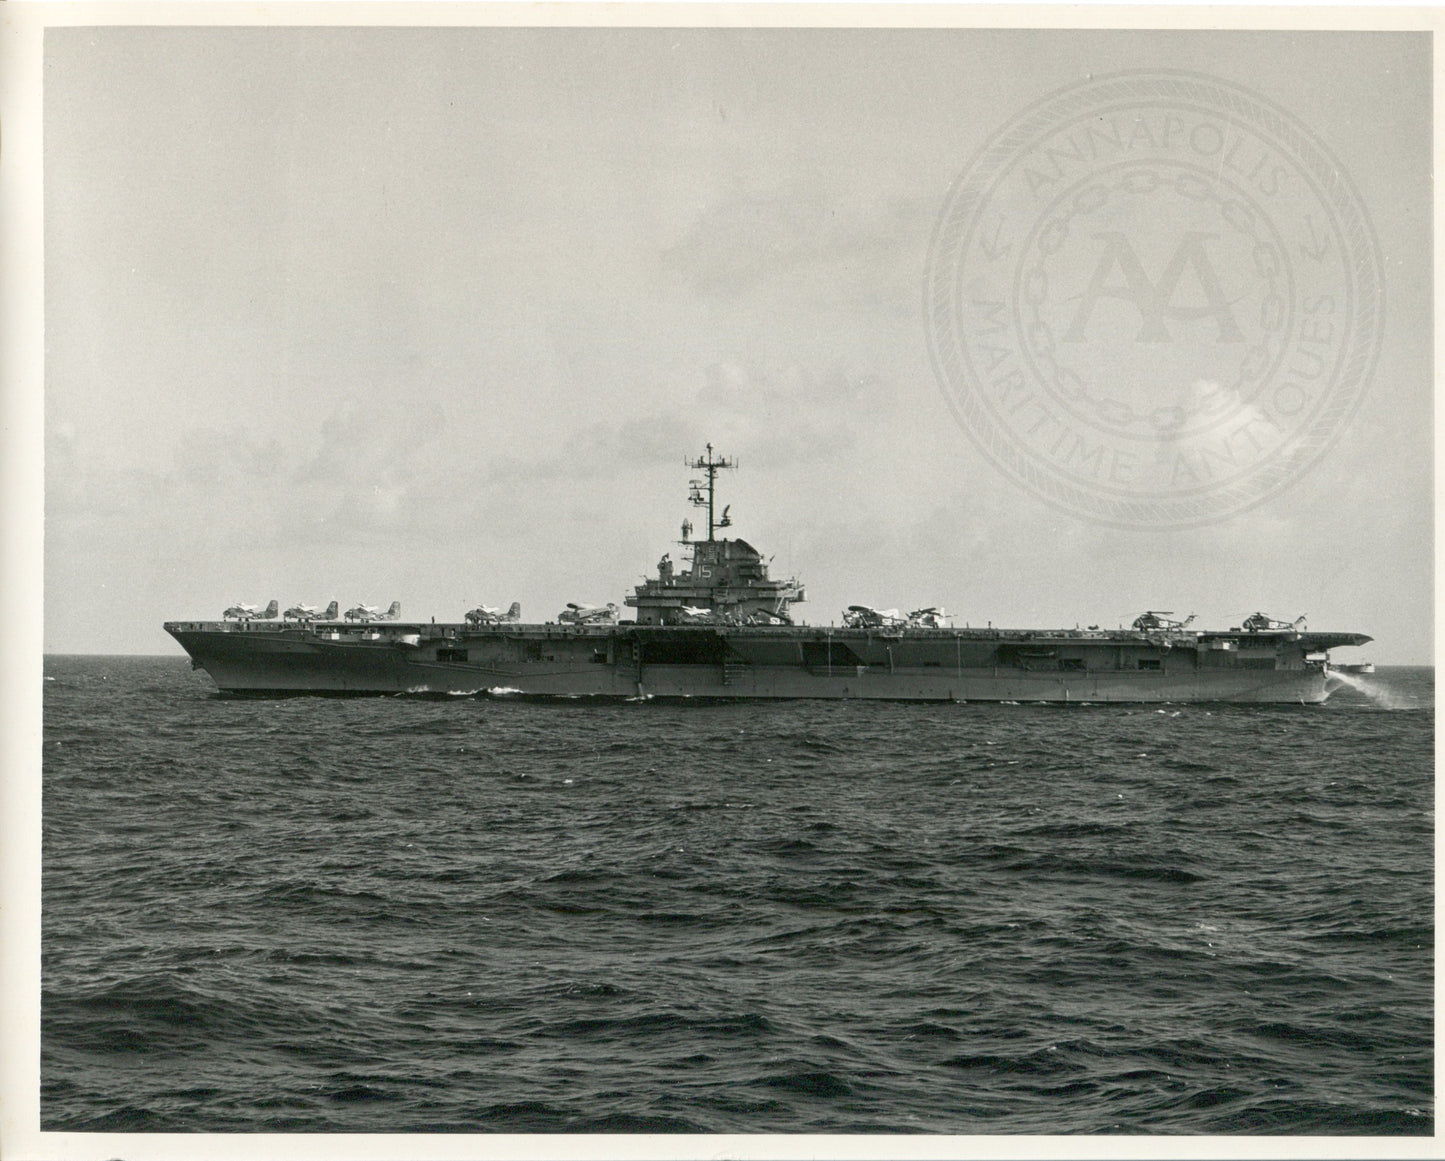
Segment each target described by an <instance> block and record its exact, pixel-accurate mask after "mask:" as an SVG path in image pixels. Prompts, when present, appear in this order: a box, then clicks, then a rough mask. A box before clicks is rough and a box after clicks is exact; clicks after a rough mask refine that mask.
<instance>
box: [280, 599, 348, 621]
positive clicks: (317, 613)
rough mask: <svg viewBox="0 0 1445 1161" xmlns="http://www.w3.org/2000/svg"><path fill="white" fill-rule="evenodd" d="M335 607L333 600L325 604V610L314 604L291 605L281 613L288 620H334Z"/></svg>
mask: <svg viewBox="0 0 1445 1161" xmlns="http://www.w3.org/2000/svg"><path fill="white" fill-rule="evenodd" d="M336 609H337V604H336V602H335V601H332V602H331V603H330V604H329V605H327V606H326V610H325V612H323V611H322V610H320V609H318V608H317V607H316V606H315V605H292V606H291V607H290V608H289V609H287V610H286V611H285V612H284V613H282V614H281V615H282V616H283V617H285V618H286V620H288V621H334V620H336Z"/></svg>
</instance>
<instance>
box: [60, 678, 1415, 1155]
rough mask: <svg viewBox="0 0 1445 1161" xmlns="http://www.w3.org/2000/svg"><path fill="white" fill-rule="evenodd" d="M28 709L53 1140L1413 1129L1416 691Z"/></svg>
mask: <svg viewBox="0 0 1445 1161" xmlns="http://www.w3.org/2000/svg"><path fill="white" fill-rule="evenodd" d="M45 676H46V677H47V678H50V677H53V678H55V680H54V681H48V682H47V683H46V686H45V706H46V709H45V712H46V717H45V738H44V754H45V770H44V779H45V782H44V795H45V797H44V817H43V825H44V879H43V917H44V919H43V950H44V955H43V963H42V986H43V992H42V997H41V1002H42V1093H41V1116H42V1125H43V1127H44V1128H46V1129H48V1130H57V1131H58V1130H71V1131H90V1132H105V1131H110V1132H122V1131H125V1132H161V1131H164V1132H184V1131H195V1130H209V1131H246V1132H256V1131H264V1132H347V1131H350V1132H371V1131H436V1132H526V1133H543V1132H572V1133H575V1132H597V1133H604V1132H605V1133H634V1132H646V1133H666V1132H688V1133H723V1132H727V1133H734V1132H781V1133H798V1132H809V1133H860V1132H877V1133H896V1132H920V1133H1073V1132H1130V1133H1137V1132H1159V1133H1191V1134H1192V1133H1284V1134H1371V1135H1373V1134H1409V1135H1417V1134H1429V1133H1431V1132H1432V1131H1433V1125H1434V1120H1433V1085H1434V1062H1433V1055H1432V1052H1433V1040H1432V1037H1433V988H1432V984H1433V960H1432V955H1433V945H1434V919H1433V898H1432V891H1433V866H1432V857H1433V815H1432V810H1433V768H1432V763H1433V728H1434V718H1433V702H1432V700H1431V687H1430V674H1429V672H1428V671H1418V672H1413V673H1412V672H1401V671H1382V672H1381V674H1380V675H1379V680H1380V681H1382V682H1384V683H1385V684H1387V685H1389V686H1390V687H1391V688H1393V689H1395V690H1396V692H1397V694H1399V695H1400V699H1401V704H1402V705H1406V703H1408V705H1406V708H1400V709H1391V710H1386V709H1384V708H1383V707H1382V706H1381V704H1380V703H1379V702H1378V700H1371V699H1370V698H1369V697H1368V696H1366V695H1365V694H1363V693H1360V692H1358V691H1356V690H1353V689H1351V688H1348V687H1341V688H1340V689H1339V690H1338V691H1337V692H1336V693H1335V694H1334V695H1332V696H1331V698H1330V700H1329V701H1328V702H1327V703H1326V704H1325V705H1323V706H1311V707H1284V708H1280V709H1270V708H1265V709H1261V708H1259V707H1229V706H1211V707H1209V708H1208V709H1204V708H1202V707H1197V706H1179V707H1171V708H1169V709H1168V710H1167V711H1165V712H1163V713H1156V712H1155V711H1154V709H1153V708H1152V707H1125V706H1104V705H1100V706H1094V707H1079V706H1072V707H1069V709H1068V710H1067V711H1066V712H1053V711H1051V712H1048V713H1043V712H1039V711H1038V710H1037V709H1036V708H1035V707H1032V706H1030V707H1023V708H1020V707H1000V706H988V705H971V706H959V705H937V706H917V705H860V704H829V703H793V704H786V703H785V704H778V705H756V704H752V705H745V706H736V705H725V704H710V705H702V704H699V705H695V706H688V705H675V704H674V705H663V704H660V703H655V704H651V705H648V706H646V707H645V709H644V708H643V707H640V706H638V705H628V704H623V703H609V704H595V703H587V704H585V705H583V706H580V707H579V706H571V707H567V706H559V705H555V704H545V703H536V702H532V701H529V700H528V699H525V698H518V697H508V696H505V692H506V691H499V690H496V689H493V690H487V691H478V692H479V693H490V694H492V695H493V697H492V698H488V697H484V696H478V697H467V698H448V697H442V698H418V697H402V698H394V699H367V700H364V701H355V702H349V701H336V700H329V699H286V700H281V701H275V702H267V701H254V700H247V701H223V700H217V699H215V698H211V697H209V696H208V695H207V693H206V687H205V685H204V684H203V682H202V681H201V679H200V678H198V677H196V676H194V675H192V674H191V672H190V671H189V670H188V668H187V667H186V664H185V662H184V660H180V661H174V662H173V661H169V660H156V659H76V658H68V659H67V658H51V659H48V660H47V667H46V674H45ZM498 693H502V694H503V696H502V697H500V698H498V697H496V696H495V695H497V694H498Z"/></svg>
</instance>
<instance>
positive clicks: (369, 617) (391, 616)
mask: <svg viewBox="0 0 1445 1161" xmlns="http://www.w3.org/2000/svg"><path fill="white" fill-rule="evenodd" d="M399 616H401V602H400V601H392V602H391V608H389V609H387V610H386V612H384V613H383V612H380V611H379V610H378V609H377V606H375V605H357V606H355V607H354V608H350V609H347V610H346V619H347V620H348V621H395V620H396V619H397V617H399Z"/></svg>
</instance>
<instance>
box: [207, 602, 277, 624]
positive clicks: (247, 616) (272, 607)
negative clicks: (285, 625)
mask: <svg viewBox="0 0 1445 1161" xmlns="http://www.w3.org/2000/svg"><path fill="white" fill-rule="evenodd" d="M278 607H279V606H278V602H276V601H272V602H271V603H270V604H269V605H267V606H266V607H265V608H264V609H262V608H261V606H260V605H242V604H235V605H232V606H231V607H230V608H229V609H227V610H226V611H225V612H224V613H222V614H221V616H222V617H224V618H225V619H226V620H228V621H270V620H272V619H273V618H275V616H276V609H277V608H278Z"/></svg>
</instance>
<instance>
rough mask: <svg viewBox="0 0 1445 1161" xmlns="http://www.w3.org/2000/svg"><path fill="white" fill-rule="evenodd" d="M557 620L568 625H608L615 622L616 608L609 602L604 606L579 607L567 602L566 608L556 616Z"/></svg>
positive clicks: (573, 602)
mask: <svg viewBox="0 0 1445 1161" xmlns="http://www.w3.org/2000/svg"><path fill="white" fill-rule="evenodd" d="M557 620H559V621H561V622H563V623H564V624H568V625H610V624H613V623H614V622H615V621H616V620H617V606H616V605H614V604H612V603H611V602H609V603H607V604H605V605H579V604H577V603H576V602H575V601H568V602H567V607H566V608H565V609H563V610H562V611H561V612H560V613H558V614H557Z"/></svg>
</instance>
